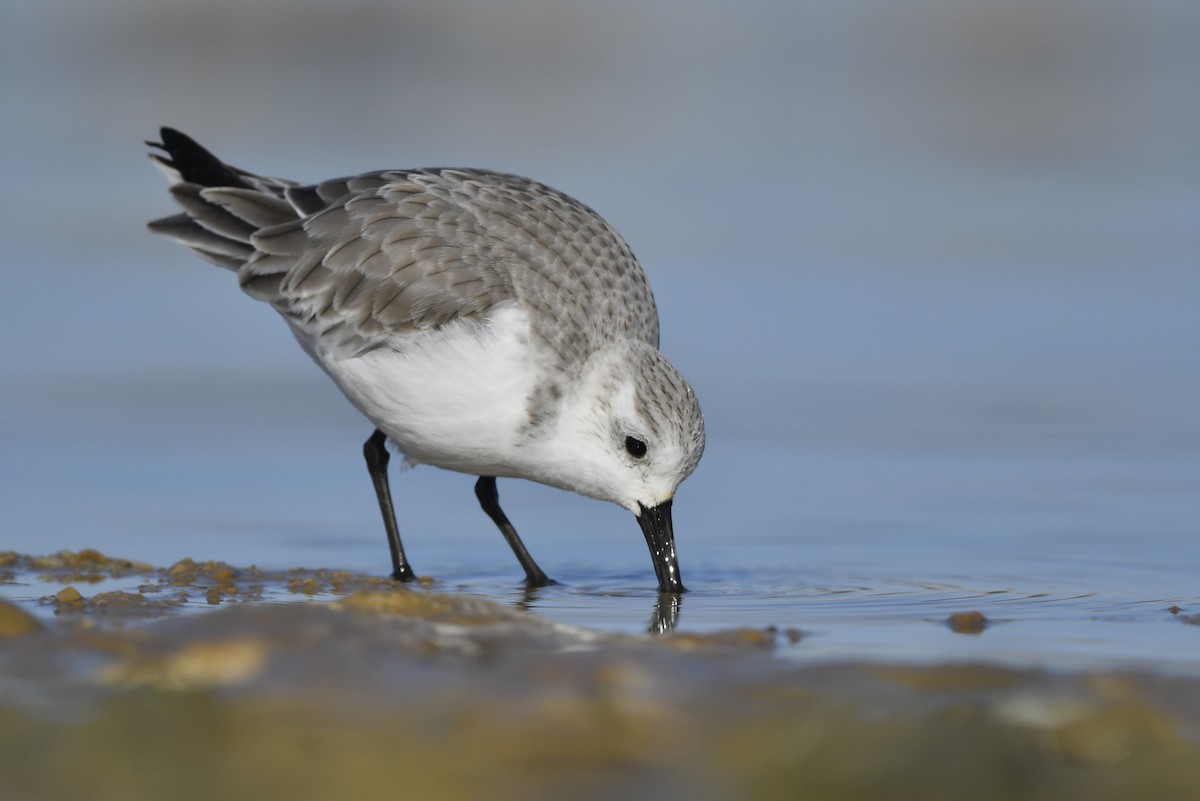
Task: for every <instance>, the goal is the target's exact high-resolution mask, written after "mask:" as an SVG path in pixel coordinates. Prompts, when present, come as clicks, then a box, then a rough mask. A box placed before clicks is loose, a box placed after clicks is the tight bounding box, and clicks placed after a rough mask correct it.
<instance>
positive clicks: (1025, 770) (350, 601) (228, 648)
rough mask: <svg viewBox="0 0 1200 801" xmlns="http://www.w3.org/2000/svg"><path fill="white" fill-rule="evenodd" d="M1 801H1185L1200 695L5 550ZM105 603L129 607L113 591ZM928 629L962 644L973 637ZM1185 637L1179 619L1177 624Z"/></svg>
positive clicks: (1195, 769) (1197, 756)
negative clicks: (814, 660) (636, 630)
mask: <svg viewBox="0 0 1200 801" xmlns="http://www.w3.org/2000/svg"><path fill="white" fill-rule="evenodd" d="M0 582H2V583H3V584H4V585H6V589H7V590H20V592H15V591H14V592H7V593H6V595H7V597H9V598H18V599H20V598H21V596H24V597H25V599H24V600H16V601H0V776H3V777H4V780H3V783H4V786H5V791H4V797H5V798H13V799H25V798H68V797H72V798H89V799H109V798H112V799H118V798H119V799H133V800H136V799H143V798H145V799H151V798H155V799H161V798H172V799H190V798H206V799H211V798H256V799H274V798H296V799H306V798H313V799H316V798H370V797H380V798H385V797H386V798H410V797H411V798H416V797H425V798H450V799H457V798H464V799H467V798H472V799H473V798H496V799H508V798H513V799H516V798H521V799H529V798H542V797H545V798H552V797H553V798H561V797H564V796H566V797H571V798H573V799H592V798H595V799H607V798H618V797H619V798H641V797H645V798H650V797H655V798H684V797H687V798H697V799H709V798H712V799H724V798H752V799H756V798H763V799H770V798H781V799H782V798H788V799H792V798H820V799H879V798H888V799H910V798H911V799H939V798H946V799H951V798H953V799H961V798H971V799H976V800H977V801H988V800H989V799H1055V800H1056V801H1062V800H1063V799H1089V801H1092V800H1094V799H1120V798H1129V799H1135V798H1136V799H1145V798H1184V797H1190V795H1191V794H1194V792H1195V788H1197V787H1200V682H1198V681H1196V680H1195V679H1191V678H1185V677H1180V676H1164V675H1154V674H1150V673H1145V672H1143V673H1114V672H1061V671H1060V672H1048V671H1028V670H1026V671H1022V670H1012V669H1006V668H1000V667H993V666H987V665H951V664H947V665H940V666H935V667H899V666H888V665H880V664H870V663H858V664H850V663H845V664H836V665H821V666H800V665H797V664H796V663H795V662H793V661H791V660H788V659H780V658H779V653H780V652H781V651H783V650H785V649H798V648H804V647H805V643H804V634H803V632H799V631H795V630H787V631H783V630H775V629H740V630H729V631H722V632H716V633H711V634H703V635H701V634H670V635H665V636H659V637H652V636H629V635H618V634H608V633H601V632H596V631H591V630H587V629H582V628H577V627H572V626H566V625H562V624H559V623H554V622H551V621H548V620H546V619H543V618H541V617H538V616H536V615H533V614H528V613H525V612H522V611H520V610H517V609H513V608H511V607H507V606H501V605H499V604H496V603H493V602H491V601H488V600H485V599H480V598H474V597H469V596H458V595H451V594H444V593H439V592H434V591H432V590H430V589H428V588H425V587H415V588H412V589H408V588H398V587H395V586H393V585H392V584H391V583H390V582H387V581H383V580H380V579H378V578H373V577H369V576H362V575H355V574H348V573H337V572H332V571H320V570H317V571H307V570H297V571H282V572H280V571H275V572H272V571H260V570H256V569H254V568H236V567H232V566H229V565H224V564H220V563H212V562H209V563H202V564H197V563H195V562H192V561H191V560H184V561H182V562H180V563H178V564H176V565H173V566H171V567H169V568H155V567H151V566H149V565H143V564H138V563H135V562H129V561H124V560H119V559H109V558H108V557H105V556H103V555H101V554H99V553H96V552H94V551H84V552H79V553H62V554H58V555H54V556H51V557H45V558H35V557H28V556H22V555H18V554H12V553H9V554H0ZM114 584H117V585H120V586H121V587H123V589H116V590H113V589H106V588H107V587H110V586H113V585H114ZM963 615H964V616H963V617H959V618H955V619H952V620H949V621H947V625H948V626H951V627H952V628H954V630H956V631H958V630H961V631H962V632H963V634H964V636H973V635H974V634H977V633H978V631H981V630H982V629H981V628H980V627H981V626H985V625H986V621H984V620H981V619H978V618H976V617H973V616H971V615H970V613H969V612H964V613H963ZM1187 622H1188V620H1187V619H1186V618H1185V616H1183V615H1182V614H1181V615H1180V624H1181V625H1186V624H1187Z"/></svg>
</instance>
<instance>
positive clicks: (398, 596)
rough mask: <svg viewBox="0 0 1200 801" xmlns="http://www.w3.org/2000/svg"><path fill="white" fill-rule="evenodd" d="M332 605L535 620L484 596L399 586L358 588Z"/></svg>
mask: <svg viewBox="0 0 1200 801" xmlns="http://www.w3.org/2000/svg"><path fill="white" fill-rule="evenodd" d="M332 608H333V609H338V610H343V611H349V612H367V613H374V614H383V615H395V616H398V617H406V618H416V619H422V620H435V621H438V622H442V623H457V624H469V625H487V624H489V623H500V622H510V621H515V620H533V618H530V617H529V616H527V615H524V614H523V613H521V612H517V611H515V610H513V609H510V608H508V607H506V606H501V605H500V604H498V603H495V602H493V601H488V600H485V599H483V598H472V597H469V596H462V595H446V594H443V593H436V592H425V591H419V592H418V591H413V590H405V589H399V588H397V589H393V590H385V591H379V590H359V591H358V592H355V593H351V594H350V595H347V596H346V597H345V598H342V599H341V600H338V601H335V602H334V603H333V604H332Z"/></svg>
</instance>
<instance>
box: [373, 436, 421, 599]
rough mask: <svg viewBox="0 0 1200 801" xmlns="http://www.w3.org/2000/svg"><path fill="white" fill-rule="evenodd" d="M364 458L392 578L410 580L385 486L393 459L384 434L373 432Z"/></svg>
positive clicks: (410, 570)
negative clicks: (375, 500)
mask: <svg viewBox="0 0 1200 801" xmlns="http://www.w3.org/2000/svg"><path fill="white" fill-rule="evenodd" d="M363 456H365V457H366V458H367V470H368V471H369V472H370V473H371V483H372V484H374V485H375V497H376V498H378V499H379V511H380V513H381V514H382V515H383V527H384V528H385V529H387V538H388V548H390V549H391V551H392V578H394V579H396V580H397V581H412V580H413V579H414V578H416V577H417V574H416V573H414V572H413V569H412V567H411V566H410V565H409V564H408V560H407V559H405V558H404V546H403V545H401V544H400V529H398V528H397V527H396V510H395V509H393V508H392V490H391V488H390V487H389V486H388V476H387V466H388V461H389V460H390V459H391V458H392V457H391V456H390V455H389V454H388V452H387V435H386V434H384V433H383V432H382V431H380V430H379V429H375V433H374V434H372V435H371V438H370V439H368V440H367V441H366V442H364V443H363Z"/></svg>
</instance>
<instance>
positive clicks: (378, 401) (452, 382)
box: [297, 304, 539, 476]
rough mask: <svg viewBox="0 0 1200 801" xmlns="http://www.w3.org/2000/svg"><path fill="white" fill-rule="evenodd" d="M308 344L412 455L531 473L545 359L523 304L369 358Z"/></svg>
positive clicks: (479, 469)
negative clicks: (527, 443)
mask: <svg viewBox="0 0 1200 801" xmlns="http://www.w3.org/2000/svg"><path fill="white" fill-rule="evenodd" d="M297 336H298V338H301V336H302V335H300V334H298V335H297ZM301 344H302V345H304V346H305V350H307V351H308V352H309V354H310V355H311V356H312V357H313V358H314V359H315V360H316V361H317V363H318V364H320V365H321V367H322V368H323V369H324V370H325V371H326V372H327V373H328V374H329V375H330V376H331V377H332V378H333V380H334V381H335V382H336V383H337V385H338V386H339V387H340V388H341V390H342V392H343V393H345V395H346V397H347V398H349V400H350V401H351V402H352V403H353V404H354V405H355V406H357V407H358V409H359V410H360V411H361V412H362V413H363V414H365V415H366V416H367V417H368V418H369V419H370V420H371V422H373V423H374V424H375V425H376V426H377V427H378V428H379V429H381V430H382V431H383V432H384V433H385V434H387V435H388V437H389V438H391V439H392V441H394V442H395V443H396V444H397V445H398V446H399V448H400V450H401V451H402V452H403V453H404V455H405V461H406V463H409V464H430V465H434V466H436V467H442V468H445V469H447V470H457V471H460V472H464V473H472V474H474V475H491V476H517V475H521V474H522V473H523V472H524V471H523V470H522V464H523V463H524V462H525V460H526V459H527V458H528V454H525V453H523V452H522V448H521V442H522V429H523V427H524V426H525V425H526V423H527V422H528V420H529V413H528V407H527V400H528V398H529V396H530V394H531V392H532V391H533V388H534V386H535V382H536V381H537V376H538V366H539V363H538V359H537V354H536V352H535V351H533V350H532V349H531V348H530V342H529V319H528V316H527V315H526V313H525V312H524V311H523V310H522V309H520V308H519V307H517V306H516V305H515V304H514V305H506V306H502V307H498V308H497V309H496V310H494V311H493V312H492V313H491V315H490V316H489V317H488V318H487V320H486V321H484V322H478V321H474V320H462V321H457V322H454V323H451V324H450V325H447V326H445V327H443V328H441V329H439V330H437V331H428V332H422V333H419V334H414V335H409V336H407V337H405V338H404V339H403V340H400V341H398V342H397V343H396V345H395V348H394V349H393V348H379V349H376V350H372V351H369V352H368V353H366V354H364V355H362V356H355V357H350V358H343V359H336V358H335V357H334V356H333V355H331V354H329V353H328V352H323V351H322V350H321V348H320V344H319V343H315V344H314V343H311V342H304V341H303V340H302V341H301Z"/></svg>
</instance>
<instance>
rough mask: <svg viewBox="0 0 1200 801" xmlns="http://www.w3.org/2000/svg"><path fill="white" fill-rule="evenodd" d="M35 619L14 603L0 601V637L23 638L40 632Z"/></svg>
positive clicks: (39, 624)
mask: <svg viewBox="0 0 1200 801" xmlns="http://www.w3.org/2000/svg"><path fill="white" fill-rule="evenodd" d="M41 630H42V624H41V623H39V622H38V620H37V618H36V617H34V616H33V615H31V614H29V613H28V612H26V611H25V610H24V609H22V608H21V607H19V606H17V605H16V604H14V603H9V602H8V601H5V600H2V599H0V637H24V636H25V635H27V634H33V633H34V632H37V631H41Z"/></svg>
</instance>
